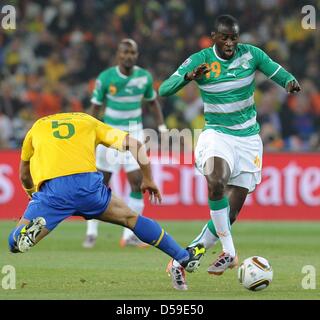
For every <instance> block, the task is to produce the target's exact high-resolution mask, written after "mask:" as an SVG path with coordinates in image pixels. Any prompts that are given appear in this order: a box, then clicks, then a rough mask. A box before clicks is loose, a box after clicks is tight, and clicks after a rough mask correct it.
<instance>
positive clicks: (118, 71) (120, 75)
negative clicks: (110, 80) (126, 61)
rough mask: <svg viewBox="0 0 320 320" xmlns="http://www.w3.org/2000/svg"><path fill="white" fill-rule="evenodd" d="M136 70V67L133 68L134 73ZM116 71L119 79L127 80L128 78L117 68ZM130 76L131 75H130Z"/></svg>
mask: <svg viewBox="0 0 320 320" xmlns="http://www.w3.org/2000/svg"><path fill="white" fill-rule="evenodd" d="M136 69H137V66H133V72H134V71H135V70H136ZM116 71H117V73H118V75H119V77H121V78H123V79H127V78H128V77H129V76H127V75H125V74H123V73H122V72H121V71H120V68H119V66H116ZM133 72H132V73H133ZM131 75H132V74H131Z"/></svg>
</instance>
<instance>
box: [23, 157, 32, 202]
mask: <svg viewBox="0 0 320 320" xmlns="http://www.w3.org/2000/svg"><path fill="white" fill-rule="evenodd" d="M19 178H20V181H21V183H22V187H23V189H24V190H25V192H26V193H27V195H28V197H29V198H31V197H32V193H33V192H35V186H34V184H33V180H32V177H31V173H30V162H29V161H23V160H21V161H20V168H19Z"/></svg>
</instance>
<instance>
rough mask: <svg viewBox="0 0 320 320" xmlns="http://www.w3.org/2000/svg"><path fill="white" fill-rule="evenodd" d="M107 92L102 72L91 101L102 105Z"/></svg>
mask: <svg viewBox="0 0 320 320" xmlns="http://www.w3.org/2000/svg"><path fill="white" fill-rule="evenodd" d="M106 93H107V87H106V83H105V76H104V73H103V72H102V73H100V74H99V76H98V78H97V79H96V83H95V88H94V90H93V92H92V96H91V103H93V104H97V105H99V106H101V105H102V104H103V102H104V99H105V96H106Z"/></svg>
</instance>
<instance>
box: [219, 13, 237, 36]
mask: <svg viewBox="0 0 320 320" xmlns="http://www.w3.org/2000/svg"><path fill="white" fill-rule="evenodd" d="M220 25H223V26H226V27H228V28H230V29H232V28H234V27H235V26H237V27H238V30H239V22H238V20H237V19H236V18H235V17H233V16H231V15H229V14H223V15H220V16H219V17H217V18H216V20H215V21H214V31H215V32H217V31H218V29H219V26H220Z"/></svg>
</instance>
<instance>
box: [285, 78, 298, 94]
mask: <svg viewBox="0 0 320 320" xmlns="http://www.w3.org/2000/svg"><path fill="white" fill-rule="evenodd" d="M286 90H287V92H288V93H295V92H299V91H300V90H301V87H300V84H299V83H298V81H296V80H292V81H290V82H288V84H287V86H286Z"/></svg>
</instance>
